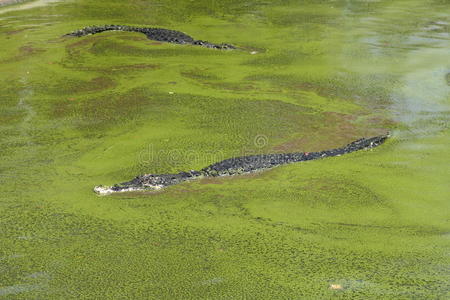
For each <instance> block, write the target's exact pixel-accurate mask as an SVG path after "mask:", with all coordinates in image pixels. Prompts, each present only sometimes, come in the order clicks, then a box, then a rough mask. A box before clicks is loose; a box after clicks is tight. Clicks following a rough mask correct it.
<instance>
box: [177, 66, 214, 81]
mask: <svg viewBox="0 0 450 300" xmlns="http://www.w3.org/2000/svg"><path fill="white" fill-rule="evenodd" d="M180 74H181V76H183V77H187V78H190V79H194V80H197V81H200V82H204V81H207V80H220V79H221V77H220V76H218V75H217V74H213V73H212V72H210V71H208V70H201V69H191V70H185V71H181V72H180Z"/></svg>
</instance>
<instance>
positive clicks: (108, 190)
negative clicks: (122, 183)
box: [94, 185, 163, 196]
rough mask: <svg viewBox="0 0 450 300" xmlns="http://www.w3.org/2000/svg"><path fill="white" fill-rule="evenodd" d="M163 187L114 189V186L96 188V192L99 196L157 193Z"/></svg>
mask: <svg viewBox="0 0 450 300" xmlns="http://www.w3.org/2000/svg"><path fill="white" fill-rule="evenodd" d="M162 188H163V186H162V185H154V186H145V187H126V188H120V189H117V188H114V187H112V186H102V185H99V186H96V187H94V192H95V193H97V194H98V195H101V196H103V195H109V194H113V193H125V192H142V191H147V190H150V191H157V190H160V189H162Z"/></svg>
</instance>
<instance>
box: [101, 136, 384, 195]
mask: <svg viewBox="0 0 450 300" xmlns="http://www.w3.org/2000/svg"><path fill="white" fill-rule="evenodd" d="M388 137H389V134H386V135H380V136H375V137H371V138H362V139H359V140H356V141H354V142H352V143H350V144H348V145H346V146H344V147H341V148H336V149H331V150H325V151H320V152H310V153H308V152H296V153H286V154H261V155H251V156H241V157H234V158H229V159H226V160H222V161H220V162H217V163H215V164H212V165H210V166H207V167H206V168H203V169H201V170H200V171H194V170H191V171H189V172H181V173H178V174H159V175H155V174H145V175H141V176H137V177H136V178H134V179H133V180H131V181H128V182H123V183H120V184H116V185H114V186H111V187H104V186H101V185H100V186H96V187H95V188H94V191H95V192H96V193H98V194H100V195H106V194H111V193H117V192H131V191H145V190H160V189H162V188H165V187H167V186H171V185H175V184H178V183H181V182H184V181H188V180H193V179H198V178H202V177H216V176H231V175H239V174H247V173H252V172H257V171H262V170H266V169H271V168H274V167H276V166H280V165H285V164H290V163H295V162H300V161H308V160H315V159H321V158H325V157H332V156H340V155H342V154H346V153H351V152H355V151H359V150H364V149H371V148H374V147H377V146H379V145H381V144H383V143H384V142H385V141H386V139H387V138H388Z"/></svg>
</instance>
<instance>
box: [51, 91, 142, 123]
mask: <svg viewBox="0 0 450 300" xmlns="http://www.w3.org/2000/svg"><path fill="white" fill-rule="evenodd" d="M148 104H149V100H148V98H147V97H145V95H144V94H143V93H142V92H140V91H139V90H134V91H131V92H129V93H125V94H112V95H107V96H100V97H95V98H87V99H76V98H73V99H63V100H60V101H58V102H56V103H54V104H53V108H52V110H51V114H52V116H53V117H55V118H67V117H69V118H70V119H71V120H72V122H74V124H75V126H76V127H77V128H79V129H81V130H89V131H91V130H93V131H101V130H105V129H107V128H110V127H112V126H119V125H120V124H123V123H127V122H130V121H132V120H134V119H136V118H137V117H138V116H141V115H142V113H143V112H144V107H148Z"/></svg>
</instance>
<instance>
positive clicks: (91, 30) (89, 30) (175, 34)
mask: <svg viewBox="0 0 450 300" xmlns="http://www.w3.org/2000/svg"><path fill="white" fill-rule="evenodd" d="M104 31H131V32H140V33H143V34H145V35H146V36H147V38H149V39H150V40H154V41H160V42H167V43H175V44H189V45H198V46H203V47H207V48H214V49H223V50H226V49H236V47H234V46H232V45H229V44H213V43H209V42H206V41H201V40H194V39H193V38H192V37H191V36H189V35H187V34H185V33H183V32H180V31H176V30H170V29H164V28H150V27H134V26H127V25H104V26H90V27H85V28H83V29H80V30H76V31H74V32H71V33H68V34H66V35H65V36H75V37H81V36H86V35H90V34H97V33H101V32H104Z"/></svg>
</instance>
